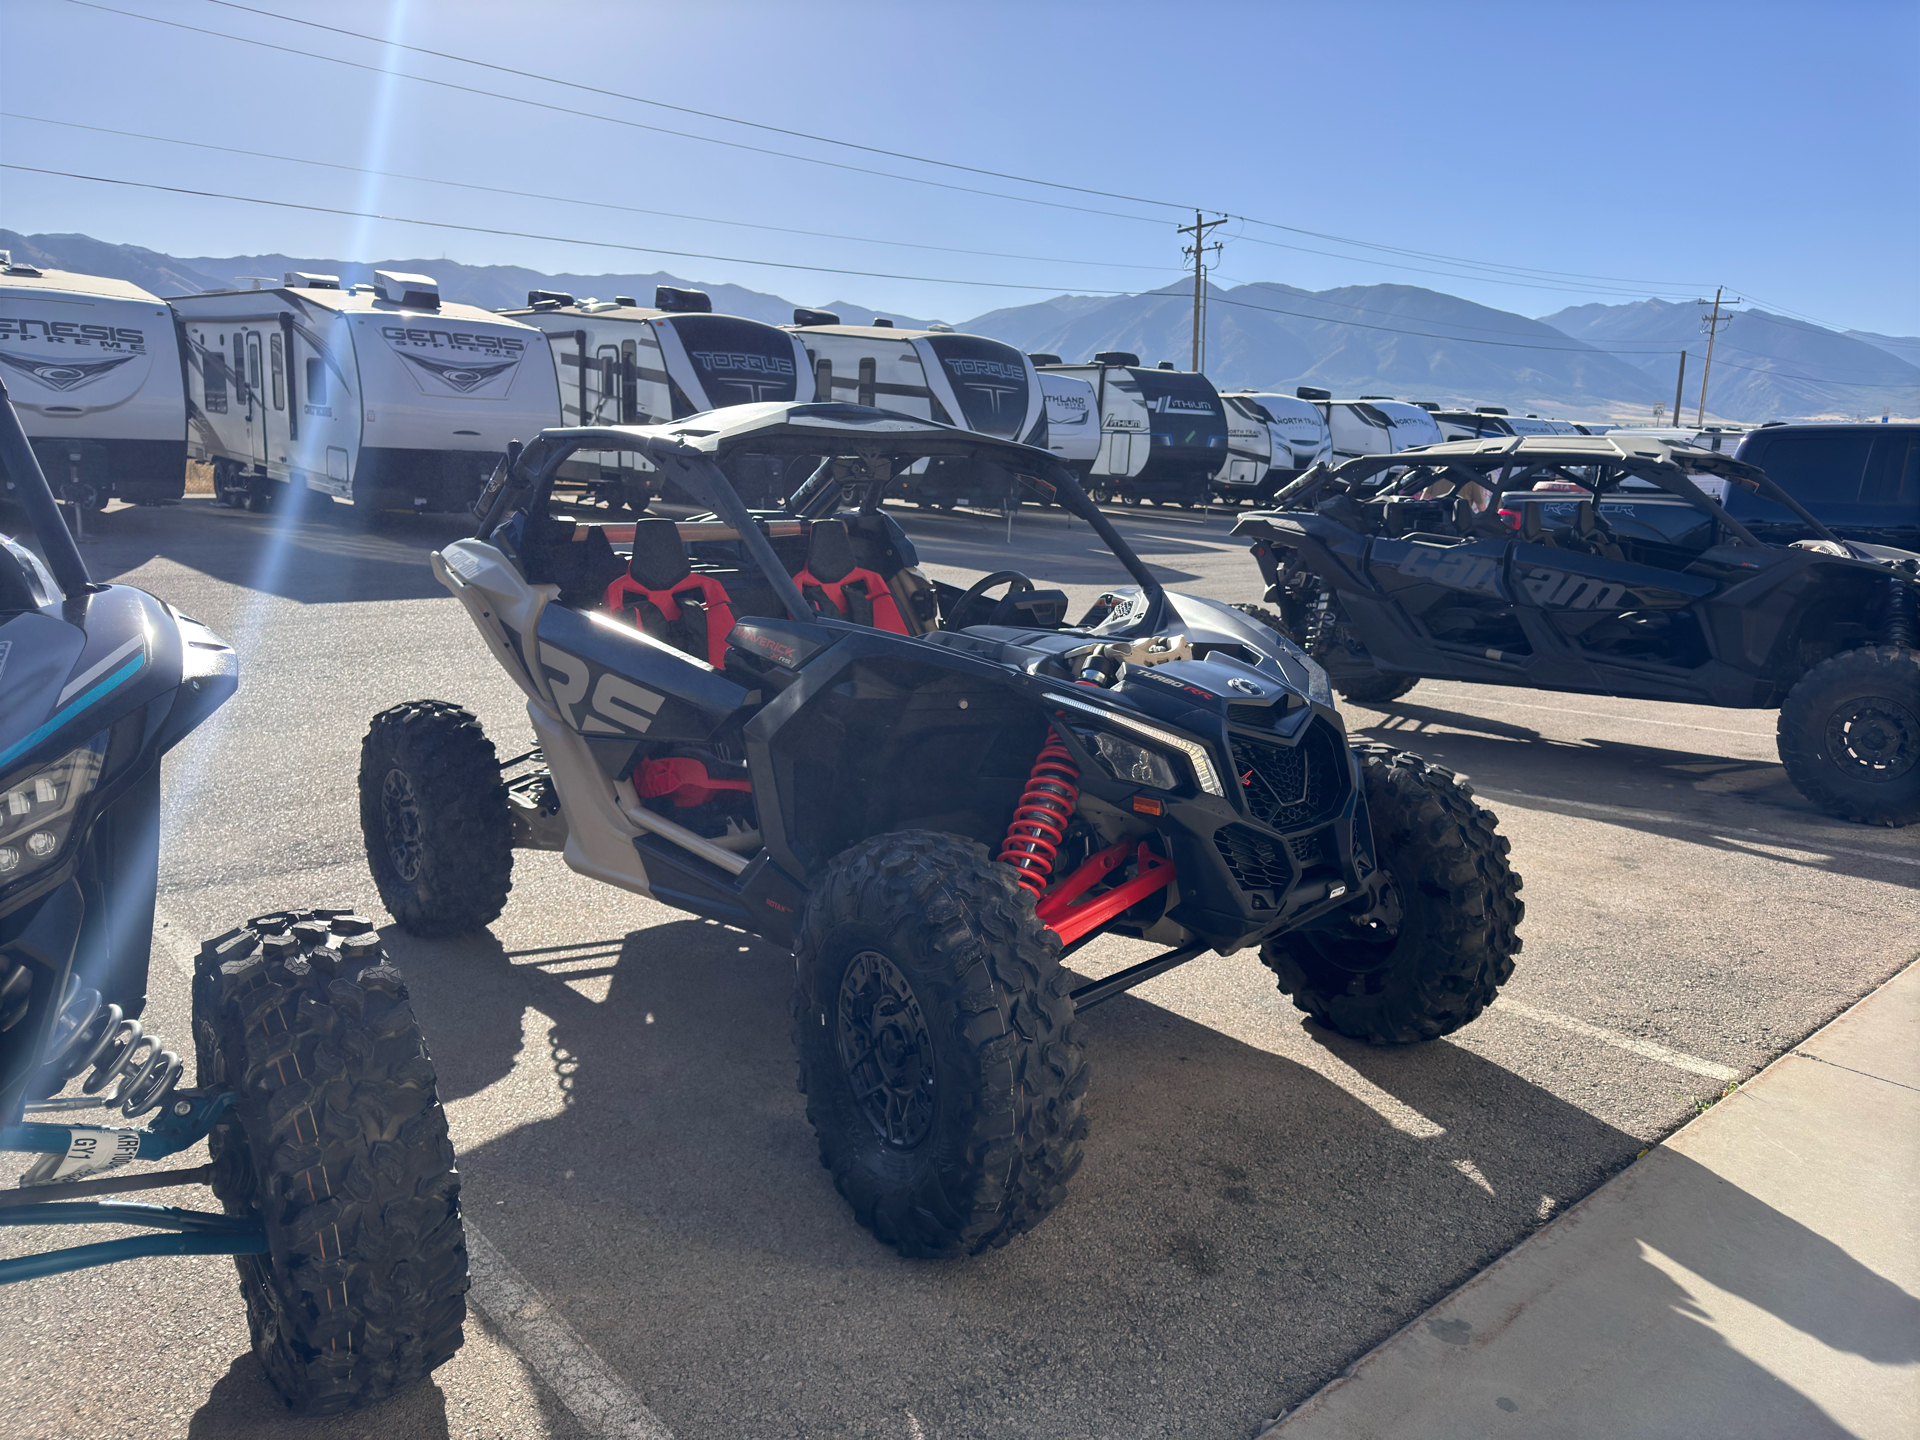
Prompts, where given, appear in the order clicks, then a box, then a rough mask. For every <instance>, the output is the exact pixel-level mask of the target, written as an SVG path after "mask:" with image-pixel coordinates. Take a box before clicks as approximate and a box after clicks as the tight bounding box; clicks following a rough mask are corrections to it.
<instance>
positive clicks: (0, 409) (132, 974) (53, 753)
mask: <svg viewBox="0 0 1920 1440" xmlns="http://www.w3.org/2000/svg"><path fill="white" fill-rule="evenodd" d="M0 468H4V472H5V476H4V478H5V481H6V487H5V490H4V492H3V494H4V503H0V528H4V529H5V530H7V531H8V532H9V533H5V534H0V1151H8V1152H14V1153H24V1154H28V1155H32V1156H33V1157H34V1159H33V1160H32V1161H31V1163H29V1164H28V1165H27V1167H26V1169H25V1170H24V1171H23V1172H22V1173H21V1175H20V1177H19V1183H18V1186H17V1187H16V1188H10V1189H0V1226H62V1227H64V1226H74V1225H82V1226H97V1225H118V1226H132V1227H135V1228H137V1229H140V1230H145V1231H150V1232H153V1233H148V1234H140V1235H133V1236H128V1237H124V1238H119V1239H112V1240H101V1241H98V1242H97V1243H94V1244H90V1245H79V1246H74V1247H70V1248H67V1249H62V1250H51V1251H43V1252H41V1253H38V1254H28V1255H17V1256H10V1257H8V1258H6V1259H0V1285H5V1284H10V1283H13V1282H16V1281H27V1280H36V1279H42V1278H44V1277H47V1276H53V1275H60V1274H64V1273H66V1272H68V1271H72V1270H80V1269H85V1268H87V1267H90V1266H95V1265H106V1264H110V1263H113V1262H115V1261H120V1260H132V1259H137V1258H140V1257H143V1256H157V1255H231V1256H233V1257H234V1264H235V1266H236V1267H237V1268H238V1270H239V1276H240V1293H241V1295H242V1297H243V1298H244V1299H245V1301H246V1307H247V1322H248V1328H249V1329H250V1330H251V1332H252V1337H253V1347H254V1351H255V1353H256V1354H257V1355H258V1356H259V1358H260V1362H261V1364H262V1366H263V1367H264V1368H265V1370H266V1372H267V1378H268V1379H269V1380H271V1381H272V1382H273V1384H274V1386H275V1388H276V1389H278V1390H279V1392H280V1394H281V1395H282V1397H283V1398H285V1400H286V1401H287V1403H288V1404H289V1405H291V1406H293V1407H295V1408H296V1409H299V1410H302V1411H305V1412H306V1413H309V1414H330V1413H333V1412H336V1411H340V1410H345V1409H348V1408H350V1407H352V1406H356V1405H363V1404H367V1403H369V1402H372V1401H375V1400H379V1399H382V1398H383V1397H385V1396H387V1395H390V1394H392V1393H393V1392H394V1391H396V1390H398V1389H400V1388H402V1387H403V1386H405V1385H408V1384H410V1383H412V1382H413V1381H415V1380H418V1379H420V1378H422V1377H423V1376H425V1375H426V1374H427V1373H428V1372H429V1371H431V1370H432V1369H433V1368H434V1367H435V1366H437V1365H439V1364H440V1363H441V1362H443V1361H444V1360H446V1359H447V1358H448V1357H449V1356H451V1355H452V1354H453V1352H454V1351H455V1350H456V1349H458V1348H459V1345H460V1340H461V1322H462V1321H463V1319H464V1318H465V1315H466V1298H465V1297H466V1289H467V1253H466V1242H465V1240H464V1238H463V1234H462V1231H461V1226H460V1206H459V1193H460V1177H459V1175H458V1173H457V1172H456V1171H455V1169H454V1164H453V1147H452V1145H451V1143H450V1142H449V1141H448V1138H447V1118H446V1114H445V1112H444V1111H443V1110H442V1109H441V1106H440V1100H439V1096H438V1094H437V1093H436V1090H435V1084H434V1070H433V1062H432V1061H431V1060H430V1059H429V1058H428V1056H427V1052H426V1047H425V1045H424V1044H423V1043H422V1041H421V1038H420V1030H419V1026H418V1025H417V1024H416V1023H415V1021H414V1018H413V1012H412V1007H411V1006H410V1004H409V1003H408V999H407V990H406V986H405V985H404V984H403V983H402V982H401V979H400V975H399V973H398V972H397V971H396V970H395V969H394V968H393V966H392V965H390V964H388V963H387V960H386V956H385V953H384V952H383V950H382V948H381V943H380V937H379V936H378V935H377V934H375V933H374V929H373V922H372V921H370V920H368V919H366V918H365V917H364V916H358V915H354V914H352V913H350V912H349V911H346V910H309V911H295V912H282V913H279V914H274V915H264V916H260V917H258V918H257V919H253V920H250V921H248V922H247V924H246V925H244V926H242V927H241V928H239V929H236V930H233V931H230V932H229V933H227V934H225V935H222V936H219V937H218V938H216V939H214V940H210V941H208V942H207V944H206V945H205V946H203V947H202V948H201V951H200V955H199V958H198V960H197V961H196V963H195V973H194V977H193V1038H194V1045H195V1050H196V1055H195V1063H194V1074H193V1078H194V1083H193V1084H192V1085H188V1084H186V1083H185V1079H186V1064H185V1062H184V1061H183V1060H182V1059H181V1057H180V1056H179V1055H177V1054H176V1053H175V1052H173V1051H172V1050H170V1049H168V1048H167V1047H166V1045H165V1043H164V1042H163V1041H162V1040H161V1039H160V1037H159V1036H157V1035H155V1034H152V1033H150V1032H148V1031H146V1030H144V1029H143V1027H142V1025H141V1022H140V1018H139V1017H140V1015H141V1013H142V1011H143V1010H144V1009H145V1006H146V1001H147V964H148V958H149V955H150V952H151V949H152V944H153V919H154V898H155V892H156V887H157V885H158V880H159V860H160V762H161V760H162V758H163V757H164V756H165V755H166V754H167V752H168V751H169V750H171V749H173V747H174V746H175V745H178V744H180V743H181V742H182V741H184V740H185V739H186V738H187V737H188V736H189V735H190V734H192V732H193V731H194V730H195V729H196V728H197V727H199V726H200V725H201V724H202V723H204V722H205V721H206V719H207V718H208V716H210V715H212V714H213V712H214V711H215V710H216V709H218V708H219V707H220V706H221V705H222V704H224V703H225V702H226V700H227V699H228V697H230V696H231V695H232V694H233V693H234V690H235V688H236V686H237V685H238V682H239V667H238V663H237V661H236V659H235V656H234V653H233V650H232V649H231V647H229V646H228V645H227V644H226V642H225V641H223V640H221V639H220V637H219V636H217V635H215V634H214V633H213V632H212V631H211V630H209V629H207V627H206V626H204V625H202V624H200V623H199V622H198V621H196V620H193V619H191V618H190V617H188V616H185V615H182V614H181V613H180V612H179V611H177V610H175V609H174V608H173V607H172V606H170V605H168V604H167V603H166V602H165V601H163V600H158V599H155V598H154V597H153V596H152V595H149V594H147V593H146V592H145V591H142V590H136V589H134V588H133V587H131V586H128V585H101V584H96V583H94V581H93V580H92V579H91V578H90V577H89V576H88V574H87V568H86V565H85V563H84V562H83V561H82V560H81V558H80V552H79V550H78V548H77V547H76V546H75V545H74V542H73V537H72V536H71V535H70V534H69V533H68V530H67V527H66V524H65V522H64V521H63V519H62V518H61V516H60V513H59V510H58V508H57V506H56V505H55V502H54V498H53V493H52V491H51V490H50V489H49V488H48V486H47V480H46V476H45V475H44V474H43V473H42V472H41V470H40V467H39V465H38V464H37V463H36V462H35V460H34V455H33V450H32V447H31V446H30V445H29V443H28V441H27V437H26V435H25V433H24V432H23V431H22V430H21V427H20V422H19V420H18V419H17V417H16V416H15V415H14V412H13V408H12V406H11V405H9V404H8V403H6V390H5V387H4V386H0ZM74 1088H77V1090H78V1093H77V1094H69V1095H61V1092H62V1091H63V1090H68V1089H74ZM55 1097H59V1098H55ZM102 1110H104V1111H107V1112H108V1113H109V1118H112V1119H125V1120H133V1119H138V1118H140V1117H142V1116H150V1117H152V1118H151V1119H150V1120H148V1121H147V1122H146V1123H145V1124H144V1125H141V1126H138V1127H135V1126H131V1125H114V1124H104V1125H103V1124H93V1123H87V1122H85V1121H82V1120H79V1119H76V1118H74V1117H76V1116H78V1115H82V1114H84V1113H86V1112H89V1111H102ZM202 1139H205V1140H207V1142H208V1150H209V1163H207V1164H203V1165H194V1166H187V1167H183V1168H175V1169H170V1170H153V1169H150V1168H145V1167H143V1166H142V1165H141V1164H140V1162H143V1161H153V1160H160V1159H164V1158H165V1157H167V1156H170V1155H177V1154H180V1153H181V1152H183V1151H185V1150H187V1149H189V1148H190V1147H191V1146H193V1145H195V1144H197V1143H198V1142H199V1141H200V1140H202ZM192 1183H206V1184H210V1185H211V1186H212V1187H213V1193H214V1194H215V1195H216V1196H217V1197H218V1198H219V1199H220V1201H221V1204H222V1206H223V1208H224V1211H225V1213H224V1214H220V1213H211V1212H207V1211H201V1210H189V1209H184V1208H182V1207H179V1206H171V1205H146V1204H139V1203H129V1202H123V1201H116V1200H108V1199H102V1198H100V1197H102V1196H108V1195H122V1194H127V1193H129V1192H134V1191H140V1190H154V1189H168V1188H171V1187H174V1186H179V1185H186V1184H192ZM141 1303H142V1304H143V1305H148V1306H151V1305H152V1304H155V1303H160V1302H159V1301H158V1300H157V1298H156V1297H153V1296H152V1295H151V1293H150V1292H143V1295H142V1302H141ZM126 1320H127V1317H126V1316H123V1315H116V1316H114V1317H113V1320H112V1323H113V1324H114V1325H115V1326H117V1327H124V1326H125V1323H126ZM129 1333H130V1332H129ZM133 1358H135V1359H136V1360H137V1359H141V1358H144V1357H141V1356H138V1355H135V1356H134V1357H133Z"/></svg>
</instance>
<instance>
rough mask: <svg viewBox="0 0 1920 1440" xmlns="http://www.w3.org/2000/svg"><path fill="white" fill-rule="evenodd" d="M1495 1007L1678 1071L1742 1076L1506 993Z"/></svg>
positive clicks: (1719, 1077) (1715, 1076) (1722, 1077)
mask: <svg viewBox="0 0 1920 1440" xmlns="http://www.w3.org/2000/svg"><path fill="white" fill-rule="evenodd" d="M1493 1008H1494V1009H1496V1010H1507V1011H1510V1012H1512V1013H1513V1014H1515V1015H1521V1016H1524V1017H1525V1018H1527V1019H1528V1020H1534V1021H1538V1022H1539V1023H1540V1024H1542V1025H1556V1026H1558V1027H1559V1028H1560V1029H1562V1030H1571V1031H1572V1032H1573V1033H1574V1034H1575V1035H1584V1036H1586V1037H1587V1038H1588V1039H1589V1040H1598V1041H1600V1042H1601V1043H1602V1044H1606V1045H1612V1046H1615V1047H1616V1048H1618V1049H1621V1050H1626V1051H1630V1052H1631V1053H1633V1054H1635V1055H1638V1056H1640V1057H1641V1058H1642V1059H1645V1060H1658V1061H1659V1062H1660V1063H1661V1064H1662V1065H1671V1066H1672V1067H1673V1068H1674V1069H1676V1070H1685V1071H1687V1072H1689V1073H1690V1074H1694V1075H1704V1076H1706V1077H1707V1078H1708V1079H1709V1080H1737V1079H1738V1078H1739V1077H1740V1072H1739V1071H1738V1070H1735V1069H1733V1068H1732V1067H1731V1066H1728V1065H1716V1064H1715V1063H1714V1062H1713V1061H1711V1060H1702V1059H1701V1058H1700V1057H1699V1056H1697V1055H1686V1054H1683V1053H1681V1052H1680V1051H1678V1050H1669V1049H1668V1048H1667V1047H1666V1046H1664V1045H1656V1044H1654V1043H1653V1041H1651V1040H1642V1039H1640V1038H1639V1037H1638V1036H1635V1035H1622V1034H1621V1033H1620V1032H1619V1031H1618V1030H1608V1029H1606V1028H1605V1027H1604V1026H1600V1025H1589V1024H1588V1023H1587V1022H1586V1021H1584V1020H1576V1019H1574V1018H1573V1016H1571V1015H1561V1014H1558V1013H1556V1012H1554V1011H1552V1010H1536V1009H1534V1007H1533V1006H1531V1005H1522V1004H1521V1003H1520V1002H1519V1001H1518V1000H1509V999H1508V998H1507V997H1506V996H1504V995H1502V996H1501V997H1500V998H1499V999H1497V1000H1495V1001H1494V1002H1493Z"/></svg>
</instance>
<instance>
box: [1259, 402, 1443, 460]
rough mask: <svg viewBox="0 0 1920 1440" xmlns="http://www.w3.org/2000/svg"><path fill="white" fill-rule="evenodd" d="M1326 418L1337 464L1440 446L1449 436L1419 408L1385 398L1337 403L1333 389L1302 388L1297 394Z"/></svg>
mask: <svg viewBox="0 0 1920 1440" xmlns="http://www.w3.org/2000/svg"><path fill="white" fill-rule="evenodd" d="M1294 394H1295V395H1297V396H1298V397H1299V398H1300V399H1302V400H1305V401H1308V402H1309V403H1311V404H1312V405H1313V407H1314V408H1315V409H1316V410H1318V411H1319V412H1320V413H1321V415H1322V416H1324V417H1325V418H1326V422H1327V429H1328V431H1329V432H1330V433H1331V437H1332V440H1333V459H1332V462H1331V463H1333V464H1336V465H1337V464H1339V463H1340V462H1341V461H1343V460H1352V459H1355V458H1357V457H1358V456H1361V455H1392V454H1395V453H1397V452H1399V451H1401V450H1410V449H1412V448H1413V447H1414V446H1416V445H1438V444H1439V443H1440V442H1441V440H1443V439H1444V438H1445V437H1444V436H1443V435H1442V433H1441V430H1440V426H1439V424H1438V422H1436V421H1435V420H1434V418H1433V416H1432V415H1431V414H1429V413H1428V412H1427V411H1425V410H1423V409H1421V408H1420V407H1419V406H1418V405H1409V404H1406V403H1405V402H1404V401H1400V400H1392V399H1389V398H1387V397H1386V396H1384V395H1363V396H1362V397H1361V398H1360V399H1358V400H1336V399H1334V398H1333V392H1332V391H1331V390H1321V389H1318V388H1316V387H1315V386H1312V385H1302V386H1300V387H1299V388H1298V389H1297V390H1295V391H1294Z"/></svg>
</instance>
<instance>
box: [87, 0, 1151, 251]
mask: <svg viewBox="0 0 1920 1440" xmlns="http://www.w3.org/2000/svg"><path fill="white" fill-rule="evenodd" d="M67 3H68V4H69V5H77V6H79V7H80V8H81V9H83V10H99V11H102V12H104V13H105V14H108V15H121V16H125V17H126V18H127V19H130V20H145V21H147V22H148V23H149V24H152V25H165V26H167V27H169V28H170V29H174V30H185V31H187V32H188V33H190V34H194V35H207V36H211V37H212V38H213V39H216V40H231V41H233V42H234V43H235V44H237V45H253V46H257V47H259V48H260V49H262V50H274V51H277V52H279V53H280V54H282V55H298V56H301V57H302V58H304V59H308V60H324V61H325V62H326V63H327V64H329V65H341V66H344V67H346V68H347V69H349V70H364V71H366V72H367V73H368V74H372V75H379V76H381V77H383V78H391V79H395V80H412V81H414V82H416V83H418V84H421V85H435V86H438V87H439V88H441V89H443V90H457V91H460V92H461V93H463V94H467V95H479V96H481V97H483V98H485V99H488V100H506V101H509V102H511V103H513V104H515V105H530V106H532V107H533V108H534V109H536V110H551V111H553V112H554V113H555V114H559V115H572V116H576V117H578V118H580V119H583V120H597V121H600V122H603V123H605V124H608V125H622V126H625V127H626V128H627V129H629V130H645V131H647V132H649V133H650V134H655V135H675V136H678V137H679V138H681V139H683V140H699V141H702V142H704V143H705V144H708V145H722V146H725V147H726V148H727V149H729V150H746V151H750V152H752V153H753V154H756V155H771V156H774V157H775V158H777V159H781V160H798V161H801V162H802V163H804V164H808V165H824V166H827V167H828V168H830V169H834V170H847V171H851V172H853V173H854V174H858V175H876V176H879V177H880V178H881V179H884V180H903V181H905V182H906V183H908V184H910V185H930V186H933V187H934V188H935V189H939V190H957V191H960V192H961V193H962V194H967V195H985V196H987V197H989V198H991V199H995V200H1013V201H1016V202H1018V203H1020V204H1023V205H1044V206H1047V207H1049V208H1051V209H1055V210H1077V211H1079V212H1080V213H1081V214H1083V215H1103V216H1105V217H1107V218H1108V219H1111V220H1134V221H1138V222H1140V223H1143V224H1147V225H1160V224H1164V223H1165V222H1164V221H1160V220H1156V219H1154V218H1153V217H1152V216H1150V215H1128V214H1125V213H1124V212H1122V211H1119V210H1100V209H1096V208H1094V207H1093V206H1090V205H1069V204H1068V203H1066V202H1065V201H1063V200H1042V199H1039V198H1038V197H1036V196H1032V195H1009V194H1007V193H1006V192H1004V191H1001V190H982V189H980V188H979V187H977V186H973V185H955V184H953V183H951V182H949V181H946V180H929V179H927V178H926V177H925V176H921V175H901V174H898V173H896V172H894V171H892V170H875V169H872V168H871V167H869V166H865V165H848V164H845V163H844V162H842V161H839V160H823V159H821V158H820V157H818V156H815V155H796V154H794V153H793V152H792V151H789V150H770V149H768V148H767V147H765V146H763V145H748V144H745V143H744V142H742V141H739V140H722V139H720V138H719V137H718V136H714V135H696V134H695V133H694V132H692V131H691V130H675V129H673V128H671V127H670V126H666V125H647V124H644V123H642V122H641V121H638V120H623V119H621V118H620V117H619V116H617V115H605V114H601V113H599V112H597V111H593V110H576V109H574V108H572V107H571V106H568V105H555V104H552V103H551V102H549V101H546V100H532V99H529V98H527V97H526V96H524V95H503V94H501V93H500V92H499V91H497V90H482V89H480V88H479V87H478V86H475V85H461V84H458V83H457V82H455V81H452V80H436V79H433V78H432V77H430V76H426V75H413V74H409V73H408V72H407V71H404V70H389V69H386V68H384V67H382V66H379V65H367V64H363V63H362V62H360V61H358V60H343V59H341V58H340V57H339V56H337V55H322V54H320V53H319V52H318V51H315V50H300V49H296V48H295V47H293V46H291V45H276V44H274V43H273V42H272V41H270V40H255V39H252V38H250V37H249V36H245V35H230V34H228V33H227V32H226V31H224V30H209V29H207V28H205V27H204V26H200V25H188V24H185V23H184V22H182V21H179V20H162V19H161V18H160V17H159V16H158V15H142V14H140V13H139V12H138V11H136V10H120V9H116V8H115V7H114V6H111V5H100V4H96V3H94V0H67Z"/></svg>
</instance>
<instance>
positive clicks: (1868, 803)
mask: <svg viewBox="0 0 1920 1440" xmlns="http://www.w3.org/2000/svg"><path fill="white" fill-rule="evenodd" d="M1778 729H1779V733H1778V741H1779V747H1780V763H1781V764H1782V765H1784V766H1785V767H1786V770H1787V778H1788V779H1789V780H1791V781H1793V783H1794V787H1795V788H1796V789H1797V790H1799V792H1800V793H1801V794H1802V795H1804V796H1806V797H1807V799H1809V800H1811V801H1812V802H1813V803H1814V804H1816V805H1818V806H1819V807H1820V808H1821V809H1822V810H1824V811H1826V812H1827V814H1829V815H1838V816H1840V817H1841V818H1842V819H1845V820H1858V821H1861V822H1863V823H1865V824H1868V825H1912V824H1914V823H1915V822H1916V821H1920V650H1914V649H1911V648H1909V647H1907V646H1905V645H1870V646H1867V647H1866V648H1864V649H1860V650H1848V651H1846V652H1845V653H1844V654H1840V655H1836V656H1834V657H1833V658H1832V659H1831V660H1828V661H1825V662H1824V663H1822V664H1819V665H1816V666H1814V667H1813V669H1811V670H1809V671H1808V672H1807V673H1806V674H1805V675H1804V676H1803V677H1802V678H1801V680H1800V682H1799V683H1798V684H1797V685H1795V686H1794V687H1793V689H1792V690H1790V691H1788V692H1787V701H1786V703H1785V704H1784V705H1782V706H1781V707H1780V721H1779V727H1778Z"/></svg>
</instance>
